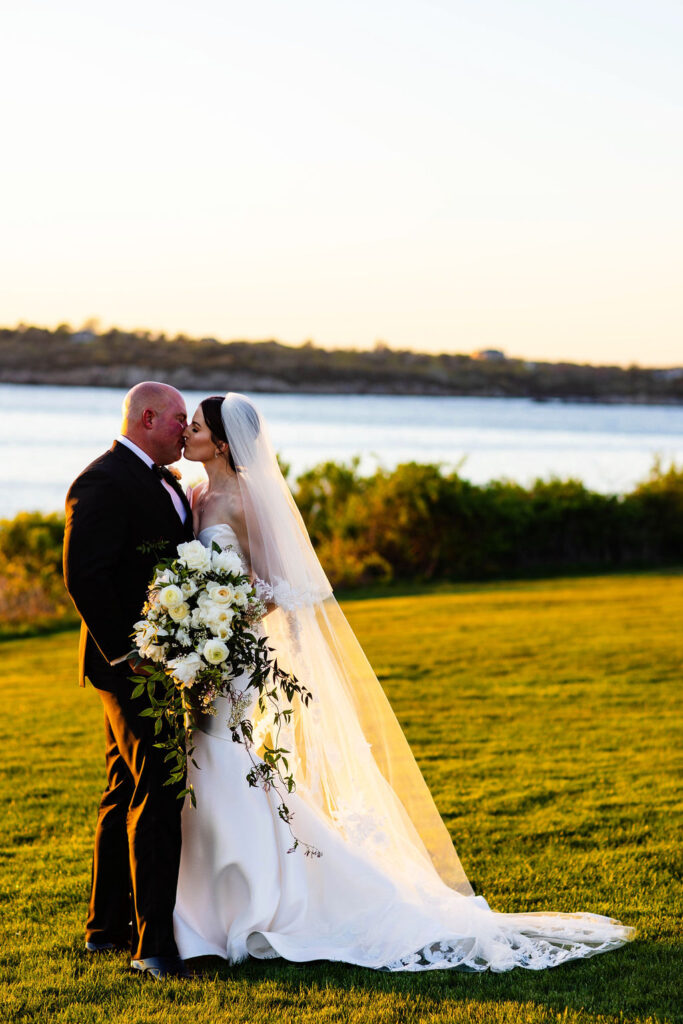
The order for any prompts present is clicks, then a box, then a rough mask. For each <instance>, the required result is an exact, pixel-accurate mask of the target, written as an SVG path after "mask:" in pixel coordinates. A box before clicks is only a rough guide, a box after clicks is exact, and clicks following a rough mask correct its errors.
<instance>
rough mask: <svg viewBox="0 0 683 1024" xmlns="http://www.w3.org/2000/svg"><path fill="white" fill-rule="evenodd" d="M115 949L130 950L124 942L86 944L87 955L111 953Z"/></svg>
mask: <svg viewBox="0 0 683 1024" xmlns="http://www.w3.org/2000/svg"><path fill="white" fill-rule="evenodd" d="M113 949H115V950H121V949H128V946H127V945H124V943H123V942H86V944H85V951H86V953H110V952H111V951H112V950H113Z"/></svg>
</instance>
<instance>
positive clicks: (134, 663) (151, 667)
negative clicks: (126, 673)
mask: <svg viewBox="0 0 683 1024" xmlns="http://www.w3.org/2000/svg"><path fill="white" fill-rule="evenodd" d="M128 664H129V665H130V667H131V668H132V670H133V672H135V675H136V676H151V674H152V672H154V671H155V669H156V667H157V666H156V664H155V663H154V662H153V661H150V660H149V659H147V660H146V659H144V658H129V659H128Z"/></svg>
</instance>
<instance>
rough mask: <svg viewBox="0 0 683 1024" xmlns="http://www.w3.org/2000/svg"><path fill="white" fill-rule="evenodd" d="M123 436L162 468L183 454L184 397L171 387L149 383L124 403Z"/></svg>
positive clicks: (134, 390) (130, 392) (129, 394)
mask: <svg viewBox="0 0 683 1024" xmlns="http://www.w3.org/2000/svg"><path fill="white" fill-rule="evenodd" d="M122 411H123V422H122V424H121V433H122V434H124V435H125V436H126V437H128V438H130V440H131V441H133V442H134V444H136V445H137V446H138V447H139V448H142V450H143V451H144V452H146V453H147V454H148V455H149V456H150V458H152V459H154V461H155V462H158V463H159V464H160V465H163V466H165V465H168V463H169V462H176V461H177V460H178V459H179V458H180V456H181V455H182V446H183V436H182V435H183V431H184V429H185V425H186V423H187V411H186V409H185V402H184V401H183V396H182V395H181V394H180V392H179V391H176V389H175V388H172V387H171V386H170V384H162V383H160V382H159V381H154V380H146V381H143V382H142V383H141V384H136V385H135V387H134V388H131V389H130V391H129V392H128V394H127V395H126V397H125V398H124V400H123V410H122Z"/></svg>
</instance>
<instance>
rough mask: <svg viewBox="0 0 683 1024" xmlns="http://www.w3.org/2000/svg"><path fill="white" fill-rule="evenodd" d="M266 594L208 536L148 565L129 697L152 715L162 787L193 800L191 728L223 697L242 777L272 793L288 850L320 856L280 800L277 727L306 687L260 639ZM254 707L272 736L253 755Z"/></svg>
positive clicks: (302, 701) (283, 785)
mask: <svg viewBox="0 0 683 1024" xmlns="http://www.w3.org/2000/svg"><path fill="white" fill-rule="evenodd" d="M270 597H272V593H271V592H270V590H269V588H268V587H267V586H266V585H265V584H263V583H261V581H258V580H257V581H252V580H251V579H250V577H249V576H248V575H247V574H246V573H245V572H244V567H243V565H242V563H241V559H240V557H239V555H238V554H237V552H235V551H234V550H233V549H231V548H227V549H221V548H220V547H219V545H218V544H216V543H215V542H214V543H213V544H212V546H211V548H210V549H209V548H206V547H204V545H203V544H201V542H200V541H197V540H195V541H190V542H188V543H186V544H180V545H179V546H178V552H177V555H176V556H175V557H173V558H165V559H162V560H161V561H160V562H159V563H158V564H157V565H156V566H155V569H154V574H153V577H152V580H151V582H150V585H149V588H148V592H147V601H146V603H145V605H144V608H143V618H142V619H141V620H140V621H139V622H137V623H136V625H135V629H134V632H133V637H134V640H135V645H136V655H137V656H138V657H139V658H140V661H139V662H138V671H137V674H136V675H134V676H133V677H132V682H134V683H135V689H134V690H133V697H134V698H141V697H144V698H145V699H146V706H145V707H144V708H143V709H142V710H141V712H140V715H141V716H142V717H145V718H152V719H154V735H155V736H156V737H157V740H156V743H155V746H156V747H157V748H158V749H160V750H162V751H164V753H165V756H164V761H165V762H167V763H168V765H169V775H168V778H167V780H166V782H165V783H164V785H167V786H175V787H176V788H177V789H178V797H179V798H184V797H186V796H189V798H190V800H191V802H192V804H193V806H196V796H195V792H194V788H193V786H192V785H191V784H189V785H188V784H187V763H188V758H189V759H190V760H191V761H192V764H194V765H195V767H197V768H199V765H197V763H196V761H195V760H194V758H193V756H192V755H193V753H194V749H195V747H194V743H193V739H192V737H193V732H194V729H195V728H196V726H197V725H198V724H199V723H201V719H202V717H205V716H209V715H216V714H217V713H218V711H217V702H218V703H219V704H220V703H222V701H220V698H225V699H226V703H227V706H228V707H229V708H230V709H231V710H230V717H229V719H228V721H227V723H226V729H227V730H229V731H230V733H231V735H232V739H233V741H234V742H236V743H242V744H243V745H244V747H245V749H246V751H247V754H248V756H249V760H250V762H251V768H250V770H249V772H248V773H247V776H246V778H247V781H248V783H249V785H250V786H252V787H254V788H256V787H259V788H262V789H264V790H266V791H269V790H274V791H275V792H276V793H277V795H278V798H279V803H278V814H279V816H280V818H281V819H282V820H283V821H284V822H285V823H286V824H287V825H288V827H289V829H290V833H291V834H292V839H293V845H292V847H291V851H293V850H295V849H297V847H298V846H300V845H301V846H303V847H304V848H305V853H306V855H312V856H319V855H320V852H319V851H318V850H316V849H315V848H314V847H312V846H310V845H309V844H306V843H302V842H301V840H299V839H297V837H296V836H295V835H294V833H293V831H292V827H291V821H292V817H293V815H292V812H291V811H290V809H289V808H288V806H287V804H286V803H285V795H286V794H289V793H292V792H293V791H294V789H295V788H296V786H295V780H294V776H293V774H292V772H291V770H290V764H289V761H288V760H287V754H288V753H289V750H288V749H287V748H286V747H285V746H283V745H282V743H281V738H280V737H281V733H282V729H283V727H284V726H285V725H287V726H291V725H292V720H293V716H294V707H293V703H294V701H295V698H298V703H299V706H302V707H306V706H307V705H308V703H309V701H310V699H311V694H310V692H309V691H308V690H307V689H306V688H305V687H304V686H302V685H301V683H299V681H298V680H297V679H296V677H295V676H294V675H293V674H292V673H291V672H287V671H285V670H284V669H282V668H281V667H280V666H279V665H278V662H277V659H276V658H275V657H274V652H273V651H272V649H271V648H270V647H269V646H268V642H267V638H266V635H265V633H264V632H263V631H262V629H261V627H260V622H261V620H262V618H263V617H264V615H265V614H266V612H267V610H268V605H267V602H268V600H269V598H270ZM150 662H153V663H154V665H150ZM143 666H144V668H143ZM254 705H256V706H257V707H258V711H259V714H260V716H261V718H262V719H264V718H265V720H266V725H267V734H268V735H269V737H270V743H268V742H264V743H263V744H262V749H261V756H260V757H257V756H256V754H255V750H256V743H255V741H254V729H253V723H252V720H251V718H250V717H249V715H248V714H245V712H247V710H248V709H249V708H251V707H252V706H254Z"/></svg>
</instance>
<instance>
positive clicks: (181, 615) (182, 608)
mask: <svg viewBox="0 0 683 1024" xmlns="http://www.w3.org/2000/svg"><path fill="white" fill-rule="evenodd" d="M168 614H169V615H170V616H171V618H172V619H173V621H174V622H184V621H185V619H186V618H187V616H188V615H189V614H190V606H189V604H188V603H187V601H181V602H180V604H174V605H173V607H172V608H169V609H168Z"/></svg>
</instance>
